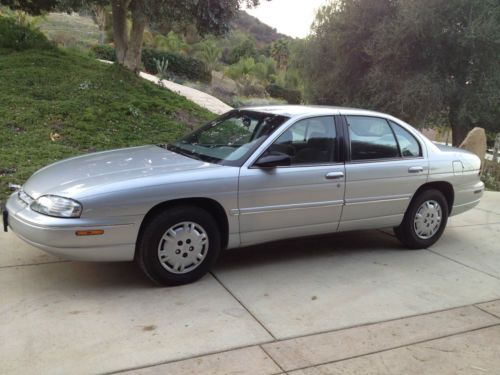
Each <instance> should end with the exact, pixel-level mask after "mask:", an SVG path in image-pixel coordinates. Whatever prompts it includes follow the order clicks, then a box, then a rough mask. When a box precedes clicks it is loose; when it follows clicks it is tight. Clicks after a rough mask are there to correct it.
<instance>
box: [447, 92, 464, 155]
mask: <svg viewBox="0 0 500 375" xmlns="http://www.w3.org/2000/svg"><path fill="white" fill-rule="evenodd" d="M459 108H460V102H459V101H457V100H453V101H452V102H451V104H450V109H449V112H448V120H449V122H450V127H451V139H452V144H453V146H454V147H458V146H460V144H461V143H462V142H463V140H464V139H465V137H466V136H467V126H466V124H465V123H463V122H461V121H460V118H459V114H458V112H459Z"/></svg>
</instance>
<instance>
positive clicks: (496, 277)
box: [425, 249, 500, 280]
mask: <svg viewBox="0 0 500 375" xmlns="http://www.w3.org/2000/svg"><path fill="white" fill-rule="evenodd" d="M425 250H427V251H428V252H430V253H432V254H435V255H438V256H440V257H442V258H444V259H448V260H449V261H451V262H454V263H457V264H460V265H461V266H464V267H466V268H469V269H471V270H473V271H476V272H480V273H482V274H484V275H486V276H490V277H493V278H495V279H497V280H500V277H498V276H495V275H492V274H491V273H489V272H486V271H483V270H480V269H478V268H475V267H472V266H469V265H468V264H465V263H462V262H460V261H458V260H455V259H453V258H450V257H448V256H446V255H443V254H440V253H438V252H436V251H434V250H431V249H425Z"/></svg>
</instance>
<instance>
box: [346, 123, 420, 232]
mask: <svg viewBox="0 0 500 375" xmlns="http://www.w3.org/2000/svg"><path fill="white" fill-rule="evenodd" d="M343 119H344V132H345V133H346V138H347V141H346V142H347V145H348V150H347V155H346V156H347V161H346V192H345V206H344V209H343V212H342V218H341V222H340V226H339V230H351V229H367V228H378V227H384V226H396V225H399V224H400V223H401V221H402V219H403V216H404V213H405V211H406V208H407V207H408V204H409V202H410V200H411V198H412V196H413V194H414V193H415V191H416V190H417V189H418V188H419V187H420V186H421V185H422V184H424V183H425V182H426V180H427V174H428V163H427V161H426V159H425V158H424V154H423V153H424V150H423V149H422V144H421V142H420V141H419V140H418V139H417V137H415V136H414V135H413V134H411V133H410V132H409V131H408V130H406V129H404V128H403V127H402V126H400V125H398V124H396V123H395V122H392V121H390V120H387V119H385V118H382V117H373V116H359V115H346V116H344V117H343Z"/></svg>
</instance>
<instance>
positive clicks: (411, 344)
mask: <svg viewBox="0 0 500 375" xmlns="http://www.w3.org/2000/svg"><path fill="white" fill-rule="evenodd" d="M480 310H481V309H480ZM490 315H491V314H490ZM496 318H497V319H498V317H496ZM497 326H500V323H495V324H490V325H486V326H484V327H480V328H474V329H469V330H466V331H462V332H455V333H451V334H449V335H444V336H439V337H434V338H432V339H428V340H420V341H415V342H412V343H408V344H404V345H398V346H395V347H393V348H388V349H382V350H375V351H373V352H367V353H363V354H359V355H354V356H351V357H346V358H342V359H338V360H334V361H327V362H322V363H317V364H314V365H312V366H305V367H300V368H295V369H293V370H289V371H290V372H294V371H301V370H306V369H310V368H314V367H319V366H324V365H328V364H332V363H338V362H343V361H348V360H351V359H356V358H361V357H365V356H368V355H373V354H378V353H384V352H387V351H390V350H395V349H400V348H405V347H409V346H413V345H418V344H423V343H425V342H432V341H436V340H441V339H445V338H448V337H453V336H458V335H463V334H464V333H469V332H476V331H480V330H482V329H488V328H492V327H497ZM268 355H269V354H268ZM271 358H272V357H271ZM273 360H274V358H273Z"/></svg>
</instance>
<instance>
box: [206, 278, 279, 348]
mask: <svg viewBox="0 0 500 375" xmlns="http://www.w3.org/2000/svg"><path fill="white" fill-rule="evenodd" d="M210 274H211V275H212V277H213V278H214V279H215V280H216V281H217V282H218V283H219V284H220V285H221V286H222V287H223V288H224V289H225V290H226V292H228V293H229V295H230V296H231V297H233V298H234V300H235V301H237V302H238V303H239V304H240V305H241V307H243V308H244V309H245V311H246V312H247V313H248V314H250V316H251V317H252V318H253V319H254V320H255V321H256V322H257V323H259V325H260V326H261V327H262V328H263V329H264V330H265V331H266V332H267V333H268V334H269V335H270V336H271V337H272V338H273V340H274V341H278V339H277V338H276V336H274V335H273V333H272V332H271V331H270V330H269V329H268V328H267V327H266V326H265V325H264V324H263V323H262V322H261V321H260V320H259V319H258V318H257V317H256V316H255V315H254V313H252V312H251V311H250V310H249V309H248V308H247V307H246V306H245V305H244V304H243V302H241V300H240V299H239V298H238V297H236V296H235V295H234V294H233V292H231V290H229V288H228V287H227V286H225V285H224V283H223V282H222V281H220V279H219V278H218V277H217V275H215V273H214V272H213V271H212V272H210Z"/></svg>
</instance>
